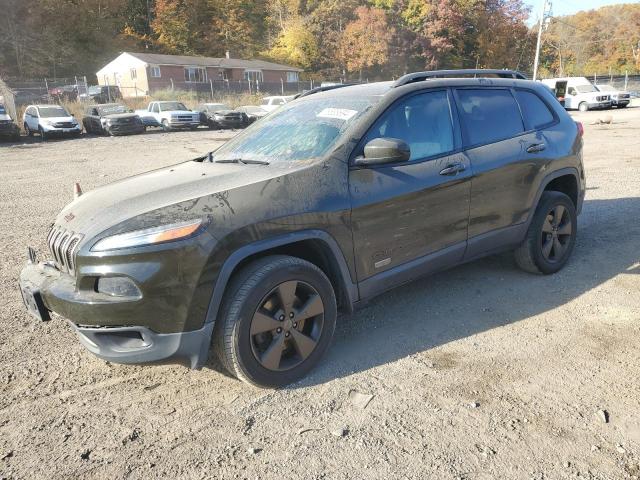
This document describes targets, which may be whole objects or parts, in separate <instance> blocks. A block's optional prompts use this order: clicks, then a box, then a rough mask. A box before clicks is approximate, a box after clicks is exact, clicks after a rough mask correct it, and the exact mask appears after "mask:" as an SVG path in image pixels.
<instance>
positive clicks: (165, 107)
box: [160, 102, 189, 112]
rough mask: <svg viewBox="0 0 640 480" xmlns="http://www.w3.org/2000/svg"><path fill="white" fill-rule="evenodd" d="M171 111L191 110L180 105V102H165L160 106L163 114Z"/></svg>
mask: <svg viewBox="0 0 640 480" xmlns="http://www.w3.org/2000/svg"><path fill="white" fill-rule="evenodd" d="M169 110H183V111H186V110H189V109H188V108H187V107H185V106H184V104H182V103H180V102H164V103H161V104H160V111H161V112H167V111H169Z"/></svg>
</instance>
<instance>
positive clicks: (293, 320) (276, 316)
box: [251, 280, 324, 371]
mask: <svg viewBox="0 0 640 480" xmlns="http://www.w3.org/2000/svg"><path fill="white" fill-rule="evenodd" d="M323 320H324V304H323V303H322V298H321V297H320V295H319V294H318V291H317V290H316V289H315V288H313V287H312V286H311V285H309V284H307V283H305V282H299V281H296V280H290V281H288V282H284V283H281V284H280V285H278V286H277V287H275V288H274V289H272V290H271V291H270V292H269V293H268V294H267V296H266V297H265V298H264V299H263V301H262V302H260V306H259V307H258V308H257V309H256V311H255V313H254V314H253V319H252V320H251V351H252V352H253V355H254V356H255V358H256V360H258V362H259V363H260V365H262V366H263V367H264V368H266V369H268V370H272V371H282V370H289V369H291V368H295V367H297V366H298V365H300V363H302V362H303V361H304V360H306V359H307V358H308V357H309V355H311V353H313V351H314V349H315V348H316V346H317V344H318V340H319V338H320V336H321V334H322V326H323Z"/></svg>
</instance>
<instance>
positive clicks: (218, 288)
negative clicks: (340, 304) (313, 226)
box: [204, 230, 358, 325]
mask: <svg viewBox="0 0 640 480" xmlns="http://www.w3.org/2000/svg"><path fill="white" fill-rule="evenodd" d="M303 240H319V241H321V242H323V243H324V244H325V245H326V246H327V247H328V248H329V249H330V251H331V253H332V255H333V257H334V260H335V261H336V264H337V266H338V274H339V275H340V277H341V281H342V284H343V285H344V287H345V288H344V293H345V295H346V296H347V302H348V304H349V305H353V304H354V303H355V302H356V301H357V300H358V287H357V284H356V283H354V282H353V279H352V278H351V273H350V271H349V268H348V267H347V262H346V260H345V258H344V254H343V253H342V250H340V247H339V246H338V242H336V240H335V239H334V238H333V237H332V236H331V235H330V234H328V233H327V232H325V231H324V230H302V231H298V232H292V233H286V234H284V235H278V236H276V237H270V238H266V239H263V240H258V241H257V242H253V243H250V244H248V245H244V246H243V247H241V248H239V249H238V250H236V251H234V252H233V253H232V254H231V255H229V257H228V258H227V259H226V260H225V262H224V264H223V265H222V268H221V269H220V273H219V275H218V278H217V279H216V283H215V286H214V288H213V293H212V295H211V300H210V301H209V307H208V308H207V316H206V318H205V322H204V323H205V325H206V324H208V323H212V322H215V320H216V317H217V316H218V312H219V310H220V305H221V304H222V298H223V296H224V292H225V290H226V288H227V285H228V283H229V280H230V279H231V275H232V274H233V272H234V270H235V269H236V267H237V266H238V265H239V264H240V262H242V261H243V260H245V259H247V258H249V257H250V256H252V255H255V254H257V253H261V252H264V251H266V250H271V249H272V248H276V247H282V246H285V245H288V244H292V243H295V242H299V241H303Z"/></svg>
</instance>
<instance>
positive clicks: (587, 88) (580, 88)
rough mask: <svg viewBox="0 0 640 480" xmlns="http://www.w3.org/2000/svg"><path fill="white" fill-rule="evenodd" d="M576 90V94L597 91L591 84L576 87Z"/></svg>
mask: <svg viewBox="0 0 640 480" xmlns="http://www.w3.org/2000/svg"><path fill="white" fill-rule="evenodd" d="M576 90H577V91H578V93H590V92H597V91H598V90H596V87H594V86H593V85H591V84H589V85H576Z"/></svg>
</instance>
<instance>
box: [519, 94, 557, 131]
mask: <svg viewBox="0 0 640 480" xmlns="http://www.w3.org/2000/svg"><path fill="white" fill-rule="evenodd" d="M516 99H517V100H518V103H519V104H520V109H521V110H522V115H523V116H524V118H525V121H526V122H527V123H528V124H529V125H530V126H531V127H532V128H533V129H538V128H541V127H544V126H545V125H548V124H550V123H552V122H553V121H554V116H553V113H551V111H550V110H549V107H547V105H546V104H545V103H544V102H543V101H542V99H541V98H540V97H538V95H536V94H535V93H533V92H529V91H526V90H516Z"/></svg>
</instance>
